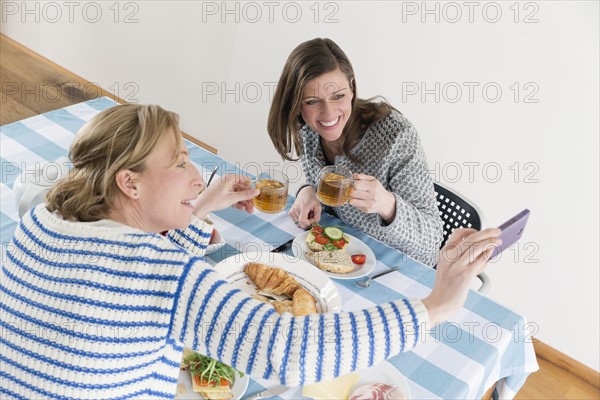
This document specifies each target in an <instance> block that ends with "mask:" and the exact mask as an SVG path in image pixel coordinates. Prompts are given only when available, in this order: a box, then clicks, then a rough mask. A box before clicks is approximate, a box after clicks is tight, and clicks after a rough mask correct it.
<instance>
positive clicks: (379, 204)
mask: <svg viewBox="0 0 600 400" xmlns="http://www.w3.org/2000/svg"><path fill="white" fill-rule="evenodd" d="M350 204H351V205H353V206H354V207H356V208H358V209H359V210H361V211H362V212H365V213H377V214H379V215H381V218H383V220H384V221H386V222H387V223H390V222H392V221H393V220H394V217H395V216H396V197H395V196H394V194H393V193H391V192H388V191H387V190H386V189H385V188H384V187H383V185H382V184H381V182H380V181H379V180H378V179H376V178H375V177H373V176H370V175H365V174H354V186H353V188H352V192H351V193H350Z"/></svg>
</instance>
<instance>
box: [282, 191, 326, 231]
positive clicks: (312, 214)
mask: <svg viewBox="0 0 600 400" xmlns="http://www.w3.org/2000/svg"><path fill="white" fill-rule="evenodd" d="M321 209H322V206H321V202H320V201H319V199H317V193H316V192H315V189H314V188H313V187H311V186H306V187H305V188H303V189H302V190H300V192H298V197H296V201H294V204H293V205H292V208H290V211H289V213H288V214H289V215H290V217H292V219H293V220H294V222H295V223H296V225H297V226H298V227H299V228H302V229H304V228H307V227H309V226H311V225H312V224H313V223H315V222H319V221H320V220H321Z"/></svg>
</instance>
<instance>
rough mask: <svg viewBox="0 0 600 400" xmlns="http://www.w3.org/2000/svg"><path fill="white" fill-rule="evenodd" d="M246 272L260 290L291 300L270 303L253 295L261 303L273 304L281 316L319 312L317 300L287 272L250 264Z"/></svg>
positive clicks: (245, 269)
mask: <svg viewBox="0 0 600 400" xmlns="http://www.w3.org/2000/svg"><path fill="white" fill-rule="evenodd" d="M244 272H245V273H246V275H248V277H249V278H250V280H251V281H252V282H254V284H255V285H256V287H257V288H258V289H259V290H262V291H263V292H265V293H271V294H277V295H286V296H287V297H289V298H291V299H288V300H282V301H269V299H268V298H266V297H265V296H261V295H260V294H253V295H252V297H254V298H255V299H257V300H259V301H263V302H265V303H269V304H271V305H272V306H273V307H275V310H276V311H277V313H279V314H283V313H284V312H289V313H290V314H293V315H294V316H303V315H308V314H313V313H316V312H317V307H316V301H315V298H314V297H313V296H312V295H311V294H310V292H308V291H307V290H306V289H304V288H303V287H301V286H300V285H299V284H298V282H296V280H295V279H294V278H293V277H292V276H291V275H290V274H288V273H287V272H286V271H284V270H282V269H281V268H273V267H269V266H267V265H263V264H258V263H248V264H246V266H245V267H244Z"/></svg>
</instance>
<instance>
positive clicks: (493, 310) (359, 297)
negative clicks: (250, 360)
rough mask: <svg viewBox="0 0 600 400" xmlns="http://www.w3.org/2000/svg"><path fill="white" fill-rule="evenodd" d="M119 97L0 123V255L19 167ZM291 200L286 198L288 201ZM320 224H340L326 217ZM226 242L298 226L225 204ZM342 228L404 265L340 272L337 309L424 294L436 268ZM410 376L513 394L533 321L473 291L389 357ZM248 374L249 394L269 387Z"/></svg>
mask: <svg viewBox="0 0 600 400" xmlns="http://www.w3.org/2000/svg"><path fill="white" fill-rule="evenodd" d="M115 104H116V103H115V102H113V101H112V100H111V99H109V98H106V97H103V98H98V99H94V100H90V101H87V102H84V103H80V104H76V105H73V106H69V107H66V108H63V109H59V110H56V111H51V112H49V113H46V114H42V115H37V116H35V117H31V118H28V119H25V120H22V121H19V122H15V123H12V124H7V125H4V126H2V127H0V147H1V151H0V157H1V162H2V179H1V182H0V187H1V192H2V193H1V208H0V234H1V243H2V260H4V259H5V250H6V246H7V245H8V243H9V242H10V240H11V238H12V234H13V232H14V230H15V227H16V225H17V224H18V222H19V217H18V212H17V208H16V205H15V202H14V201H13V193H12V187H13V184H14V182H15V179H16V178H17V176H18V175H19V174H20V173H21V171H23V170H26V169H31V168H36V167H37V168H39V167H40V166H43V165H44V164H45V163H48V162H50V161H54V160H56V159H58V158H59V157H63V156H66V155H67V153H68V149H69V146H70V144H71V142H72V140H73V137H74V135H75V133H76V132H77V131H78V129H79V128H80V127H81V126H82V125H83V124H84V123H85V122H86V121H88V120H89V119H91V118H92V117H93V116H94V115H96V114H97V113H98V112H100V111H101V110H104V109H106V108H109V107H112V106H114V105H115ZM187 145H188V148H189V149H190V157H191V160H192V161H193V162H194V163H195V164H196V166H197V167H198V168H199V169H200V170H201V171H203V172H204V173H208V172H209V171H211V170H212V169H213V168H214V166H215V165H219V172H218V173H219V174H222V173H233V172H236V171H238V170H239V169H238V167H236V166H235V165H233V164H231V163H229V162H227V161H225V160H223V159H222V158H221V157H219V156H217V155H215V154H212V153H210V152H208V151H206V150H204V149H202V148H201V147H199V146H196V145H194V144H193V143H191V142H187ZM291 204H292V202H291V201H288V206H287V207H288V208H289V207H290V206H291ZM323 218H324V221H323V223H324V224H339V225H343V224H342V223H341V222H340V221H338V220H335V219H334V218H333V217H331V216H328V215H326V216H324V217H323ZM213 219H214V221H215V224H216V226H217V228H218V229H219V231H220V232H221V234H222V236H223V238H224V239H225V241H226V242H227V244H226V245H225V246H224V247H223V248H222V249H221V250H220V251H217V252H215V253H213V254H212V255H210V256H209V258H210V259H211V262H212V263H217V262H218V261H220V260H222V259H223V258H225V257H227V256H230V255H233V254H237V253H238V252H240V251H245V250H251V249H250V247H253V248H252V249H254V248H256V247H257V246H258V247H260V248H262V249H264V250H266V251H268V250H270V249H272V248H273V247H274V246H276V245H278V244H280V243H283V242H285V241H286V240H288V239H291V238H292V237H294V236H296V235H298V234H299V233H301V232H302V231H301V230H300V229H298V228H297V227H296V226H295V225H294V224H293V223H292V222H291V220H290V218H289V217H288V216H287V214H286V213H279V214H264V213H260V212H257V213H255V214H253V215H248V214H246V213H243V212H240V211H238V210H235V209H227V210H224V211H221V212H218V213H215V214H214V215H213ZM346 228H347V231H348V233H350V234H351V235H353V236H356V237H358V238H359V239H360V240H362V241H363V242H365V243H366V244H367V245H368V246H369V247H370V248H371V249H372V250H373V252H374V253H375V256H376V258H377V264H376V267H375V271H374V272H378V271H382V270H385V269H386V268H389V267H391V266H396V265H398V266H400V270H399V271H398V272H394V273H391V274H388V275H386V276H385V277H383V278H381V279H379V280H378V281H376V282H375V283H373V285H372V286H371V287H370V288H369V289H358V288H356V287H354V286H353V285H352V284H351V281H348V280H336V281H335V284H336V285H337V287H338V289H339V291H340V293H341V297H342V307H343V309H346V310H356V309H361V308H365V307H369V306H372V305H375V304H378V303H382V302H386V301H391V300H396V299H400V298H403V297H411V298H415V297H416V298H421V297H424V296H426V295H427V294H428V293H429V291H430V289H431V287H432V286H433V282H434V271H433V270H432V269H430V268H428V267H426V266H424V265H422V264H420V263H418V262H416V261H414V260H412V259H411V258H409V257H407V256H405V255H404V254H402V253H401V252H398V251H397V250H394V249H392V248H390V247H388V246H386V245H384V244H382V243H381V242H378V241H376V240H374V239H372V238H370V237H369V236H367V235H365V234H363V233H361V232H359V231H357V230H355V229H352V228H350V227H346ZM390 363H391V364H392V365H394V366H395V367H396V368H397V369H398V370H399V371H400V372H401V373H402V374H403V375H404V376H405V377H406V378H407V380H408V383H409V386H410V390H411V393H412V397H413V398H415V399H419V398H426V399H432V398H440V399H475V398H481V397H482V396H483V395H484V393H485V392H486V390H487V389H489V388H490V387H491V386H492V385H493V384H494V383H496V382H497V385H496V391H495V397H496V396H497V397H499V398H513V397H514V395H515V393H516V392H517V391H518V390H519V389H520V388H521V386H522V385H523V384H524V383H525V380H526V378H527V376H528V375H529V374H530V373H532V372H534V371H536V370H537V369H538V365H537V361H536V358H535V353H534V350H533V345H532V343H531V336H530V333H529V325H528V323H527V321H526V320H525V318H524V317H523V316H521V315H518V314H516V313H514V312H513V311H511V310H509V309H507V308H505V307H503V306H501V305H499V304H497V303H495V302H494V301H492V300H490V299H488V298H486V297H484V296H482V295H480V294H478V293H476V292H471V293H470V294H469V297H468V299H467V303H466V305H465V307H464V308H463V309H462V310H461V311H460V312H459V313H458V315H456V316H455V317H454V319H453V320H452V321H448V322H446V323H443V324H441V325H439V326H438V327H437V328H436V329H434V330H432V331H431V332H429V335H428V336H427V339H426V341H425V343H423V344H421V345H420V346H418V347H417V348H416V349H414V350H413V351H410V352H408V353H405V354H402V355H399V356H396V357H394V358H392V359H391V360H390ZM273 385H274V384H273V383H272V382H268V381H264V380H260V379H256V380H255V379H252V380H251V383H250V386H249V388H248V391H247V393H253V392H256V391H259V390H261V389H262V388H264V387H269V386H273ZM301 393H302V391H301V389H300V388H298V389H297V390H296V391H294V390H289V391H288V392H286V393H284V395H283V397H284V398H302V395H301Z"/></svg>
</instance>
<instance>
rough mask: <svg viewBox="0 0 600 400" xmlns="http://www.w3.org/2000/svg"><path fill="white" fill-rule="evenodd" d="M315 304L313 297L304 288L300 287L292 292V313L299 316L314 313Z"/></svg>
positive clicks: (315, 311)
mask: <svg viewBox="0 0 600 400" xmlns="http://www.w3.org/2000/svg"><path fill="white" fill-rule="evenodd" d="M316 313H317V306H316V305H315V298H314V297H312V295H311V294H310V293H309V292H308V291H307V290H306V289H304V288H300V289H298V290H296V291H295V292H294V297H293V298H292V314H294V315H295V316H296V317H300V316H303V315H308V314H316Z"/></svg>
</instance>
